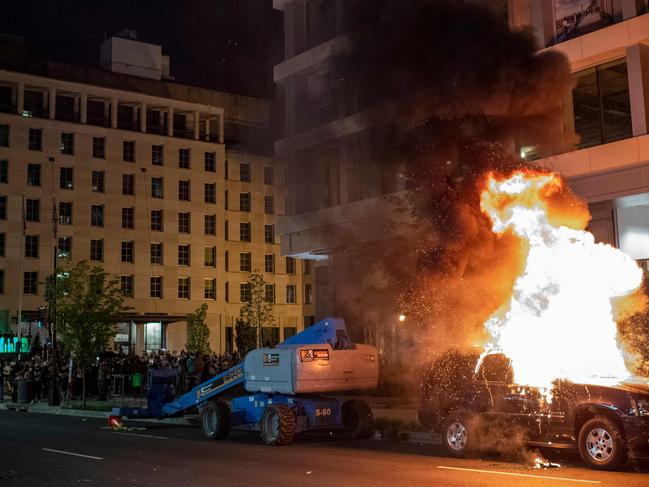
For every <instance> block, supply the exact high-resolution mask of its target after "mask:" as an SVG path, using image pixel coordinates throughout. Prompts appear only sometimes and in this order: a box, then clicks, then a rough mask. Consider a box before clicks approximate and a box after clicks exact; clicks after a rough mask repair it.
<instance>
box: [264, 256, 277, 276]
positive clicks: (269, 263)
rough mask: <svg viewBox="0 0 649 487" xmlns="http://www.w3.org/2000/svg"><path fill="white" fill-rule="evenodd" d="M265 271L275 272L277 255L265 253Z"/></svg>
mask: <svg viewBox="0 0 649 487" xmlns="http://www.w3.org/2000/svg"><path fill="white" fill-rule="evenodd" d="M264 272H275V255H273V254H266V255H264Z"/></svg>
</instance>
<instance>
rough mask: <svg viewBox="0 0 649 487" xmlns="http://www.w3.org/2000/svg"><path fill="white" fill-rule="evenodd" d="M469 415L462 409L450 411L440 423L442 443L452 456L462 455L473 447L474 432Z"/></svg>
mask: <svg viewBox="0 0 649 487" xmlns="http://www.w3.org/2000/svg"><path fill="white" fill-rule="evenodd" d="M470 421H471V415H470V414H469V413H468V412H466V411H465V410H463V409H454V410H452V411H450V412H449V413H448V414H447V415H446V418H444V422H443V423H442V431H441V433H442V443H443V444H444V448H445V449H446V451H447V453H448V454H449V455H451V456H453V457H464V456H466V455H467V454H468V453H469V451H471V449H472V448H473V445H474V442H475V438H474V436H475V434H474V431H473V428H472V427H471V426H470Z"/></svg>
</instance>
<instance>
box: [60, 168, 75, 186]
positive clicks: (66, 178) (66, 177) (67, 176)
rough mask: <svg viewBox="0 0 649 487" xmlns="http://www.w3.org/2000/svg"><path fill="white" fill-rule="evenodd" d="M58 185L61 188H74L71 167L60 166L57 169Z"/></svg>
mask: <svg viewBox="0 0 649 487" xmlns="http://www.w3.org/2000/svg"><path fill="white" fill-rule="evenodd" d="M59 187H60V188H61V189H74V171H73V169H72V168H71V167H62V168H61V169H60V170H59Z"/></svg>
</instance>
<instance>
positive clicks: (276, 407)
mask: <svg viewBox="0 0 649 487" xmlns="http://www.w3.org/2000/svg"><path fill="white" fill-rule="evenodd" d="M259 426H260V429H261V438H262V440H263V441H264V443H265V444H266V445H270V446H279V445H288V444H289V443H291V442H292V441H293V437H294V436H295V429H296V426H297V418H296V417H295V412H294V411H293V410H292V409H291V408H290V407H288V406H287V405H286V404H271V405H270V406H268V408H266V411H264V415H263V416H262V417H261V422H260V424H259Z"/></svg>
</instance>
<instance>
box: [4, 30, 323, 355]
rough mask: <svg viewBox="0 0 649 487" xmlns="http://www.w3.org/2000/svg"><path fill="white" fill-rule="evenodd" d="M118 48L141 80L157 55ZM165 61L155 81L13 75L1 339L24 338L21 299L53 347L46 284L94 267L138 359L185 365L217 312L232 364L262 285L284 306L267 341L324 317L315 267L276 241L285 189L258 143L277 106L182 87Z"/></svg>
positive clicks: (122, 338) (28, 322)
mask: <svg viewBox="0 0 649 487" xmlns="http://www.w3.org/2000/svg"><path fill="white" fill-rule="evenodd" d="M107 42H108V43H109V46H104V47H103V48H102V64H103V63H106V67H107V68H109V69H112V68H111V66H118V67H120V66H121V67H123V66H124V65H125V64H124V62H120V60H121V61H123V59H126V60H127V61H128V62H129V63H130V64H126V66H133V65H137V59H136V60H133V59H131V57H132V53H133V52H135V53H137V52H138V50H137V49H132V47H133V45H135V46H136V47H138V45H139V44H144V43H138V42H137V41H135V40H133V39H119V40H118V41H116V40H115V39H113V40H109V41H107ZM140 47H141V46H140ZM154 48H155V46H153V48H152V47H151V45H148V44H144V48H142V49H140V50H141V51H143V52H144V53H150V51H151V49H154ZM124 49H126V51H127V52H126V54H125V52H124ZM154 50H155V49H154ZM129 52H130V54H129ZM158 53H159V47H158ZM129 55H131V57H129ZM111 56H113V57H114V58H115V59H114V60H112V61H111ZM159 57H160V56H158V58H159ZM162 58H163V59H162V61H161V63H158V67H157V71H155V70H154V71H155V72H153V73H152V72H151V70H150V69H149V70H148V71H147V73H146V76H145V77H144V78H143V77H141V76H143V75H142V74H141V73H137V72H136V73H131V72H126V71H125V70H124V69H115V70H114V71H115V72H112V71H108V70H101V69H91V68H76V67H70V66H63V65H56V64H50V65H48V66H47V69H46V70H45V72H39V73H38V74H31V73H25V72H17V71H12V70H10V69H3V70H0V318H1V319H0V333H6V332H7V331H13V332H14V333H16V334H20V333H21V332H20V331H19V330H18V326H19V325H18V320H17V318H16V317H17V311H18V306H19V304H18V302H19V295H20V294H21V292H22V309H23V319H22V334H24V335H27V334H29V335H31V336H32V337H35V336H36V335H40V340H41V343H42V342H43V341H44V340H46V336H47V331H46V330H45V328H42V329H41V328H39V326H40V325H46V323H43V309H44V307H45V306H46V305H47V303H46V300H45V281H46V279H47V278H48V276H50V275H51V274H52V272H53V269H54V268H55V267H56V266H64V265H65V264H66V262H67V261H71V262H76V261H81V260H86V261H89V263H90V264H93V265H95V264H96V265H100V266H102V267H103V268H104V269H105V270H106V271H108V272H109V273H110V274H112V275H114V276H117V277H118V278H119V280H120V285H121V288H122V291H123V293H124V295H125V296H126V297H127V302H126V304H127V305H129V306H130V307H132V309H131V311H130V312H129V317H128V321H127V322H125V323H122V324H120V326H119V331H118V333H117V335H116V338H115V347H116V348H117V349H119V348H121V349H122V350H124V351H126V352H135V353H139V352H140V351H142V350H149V351H150V350H157V349H161V348H164V349H168V350H177V351H180V350H181V349H183V348H184V347H185V343H186V341H187V320H186V318H187V315H188V314H189V313H191V312H193V311H194V310H196V309H197V308H198V307H199V306H200V305H201V304H202V303H207V304H208V311H207V320H206V321H207V323H208V326H209V328H210V330H211V335H210V342H211V346H212V349H213V350H215V351H217V352H225V351H232V350H233V349H234V348H235V337H234V333H235V332H234V328H233V327H234V324H235V319H236V318H237V317H238V316H239V309H240V307H241V304H242V302H243V300H244V299H245V295H246V293H247V292H248V288H247V286H248V284H247V277H248V275H249V273H250V272H251V271H253V270H259V271H260V272H263V275H264V279H265V281H266V282H267V283H268V285H267V287H266V295H267V299H268V300H269V301H272V302H274V303H275V308H274V315H275V320H276V323H275V326H273V327H269V328H268V330H265V331H264V340H265V341H270V342H271V343H275V342H278V341H280V340H282V339H284V338H286V337H288V336H291V335H292V334H295V333H296V332H299V331H300V330H301V329H302V327H303V324H304V315H305V311H306V314H312V313H310V312H309V309H308V308H309V306H310V305H309V304H308V299H306V300H305V297H304V294H303V293H304V286H303V285H302V275H303V273H304V265H303V263H302V262H301V261H300V260H298V259H293V258H286V257H282V256H281V253H280V246H279V239H278V237H277V236H276V233H275V220H276V218H277V217H278V216H281V215H283V214H284V213H285V201H286V197H285V194H286V176H285V171H284V168H283V166H282V165H281V164H279V163H278V162H277V161H275V160H274V159H272V158H270V157H268V156H267V155H265V153H264V150H263V145H264V142H263V140H261V139H263V137H259V134H263V133H265V132H267V131H268V116H269V104H268V102H267V101H265V100H259V99H254V98H250V97H244V96H239V95H234V94H228V93H222V92H218V91H213V90H207V89H202V88H196V87H192V86H187V85H182V84H179V83H176V82H173V81H171V80H170V79H167V78H166V77H165V60H164V56H163V57H162ZM166 63H167V64H166V66H167V67H166V70H167V72H168V58H167V60H166ZM141 64H146V63H145V62H142V63H141ZM136 71H137V70H136ZM23 215H24V216H23ZM307 270H308V268H307ZM305 303H306V305H305Z"/></svg>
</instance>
